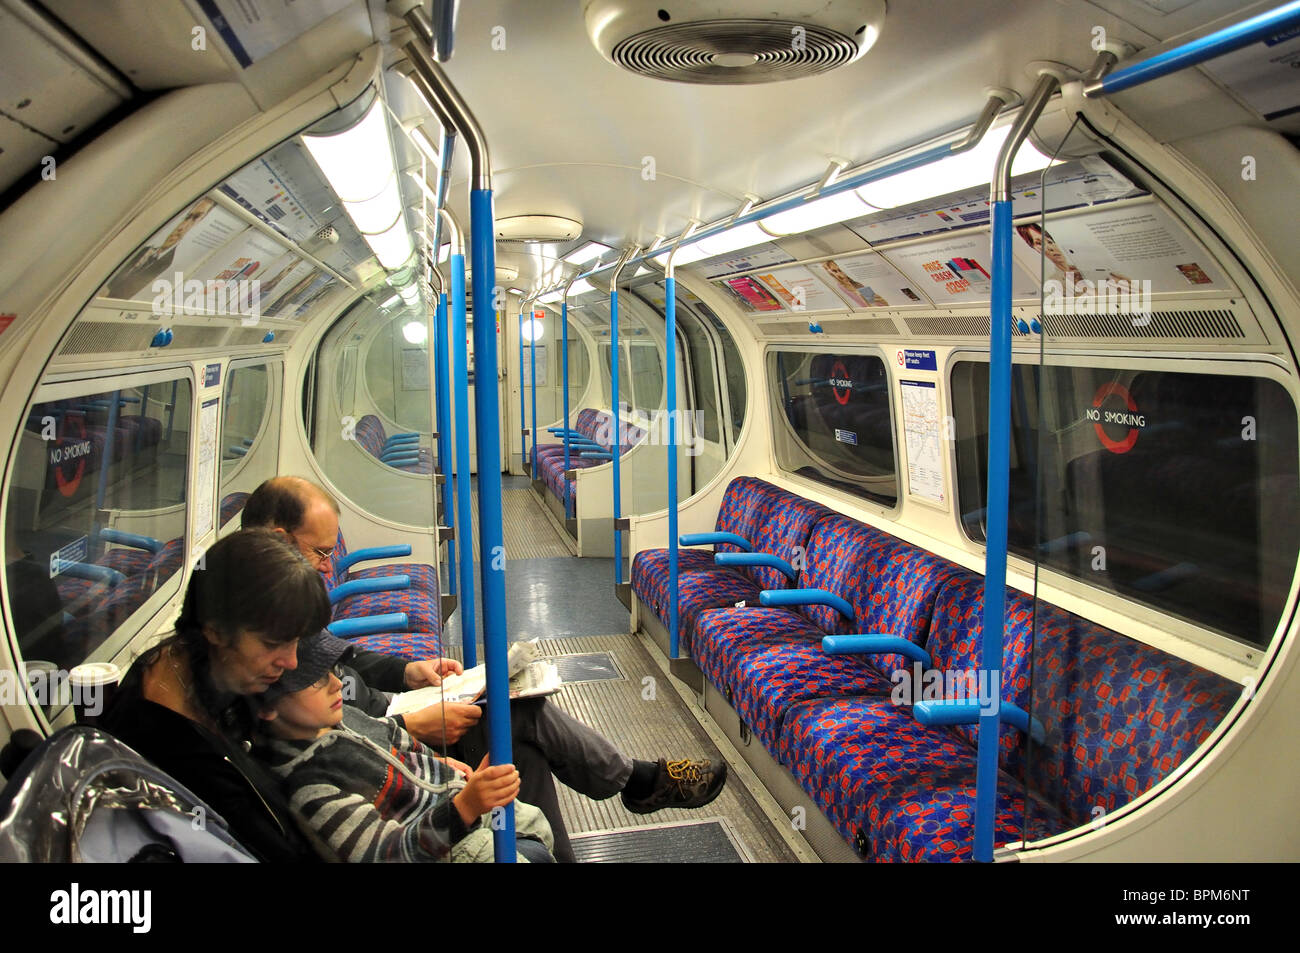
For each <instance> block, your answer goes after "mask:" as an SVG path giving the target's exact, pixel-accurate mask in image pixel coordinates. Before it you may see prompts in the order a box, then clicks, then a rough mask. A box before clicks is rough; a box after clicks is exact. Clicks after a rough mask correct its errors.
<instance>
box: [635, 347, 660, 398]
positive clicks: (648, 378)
mask: <svg viewBox="0 0 1300 953" xmlns="http://www.w3.org/2000/svg"><path fill="white" fill-rule="evenodd" d="M627 353H628V361H629V366H630V368H631V373H632V393H633V394H634V395H635V397H636V408H637V409H638V410H646V411H654V410H656V409H658V407H659V405H660V403H662V402H663V397H664V370H663V362H662V361H660V359H659V348H658V347H656V346H655V345H654V344H650V343H637V344H629V345H628V349H627Z"/></svg>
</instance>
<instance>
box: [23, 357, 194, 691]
mask: <svg viewBox="0 0 1300 953" xmlns="http://www.w3.org/2000/svg"><path fill="white" fill-rule="evenodd" d="M93 386H94V385H93V384H90V385H85V389H84V390H81V389H80V387H75V386H73V385H54V386H52V387H49V388H46V389H45V390H44V391H43V392H42V393H41V394H38V399H37V401H36V402H35V403H33V404H32V405H31V407H30V408H29V409H28V414H27V423H26V425H25V427H24V429H23V431H22V433H21V435H20V437H19V441H18V448H17V453H16V459H15V461H14V468H13V473H12V476H11V478H10V482H9V496H8V506H7V512H6V513H5V520H6V536H5V570H6V583H7V586H8V603H9V604H8V606H7V609H8V611H9V615H10V620H11V623H12V626H13V630H14V632H15V633H16V635H17V638H18V646H19V649H20V651H21V653H22V655H23V657H24V658H25V659H26V660H27V662H28V663H29V664H30V663H33V662H37V661H39V662H44V663H50V664H52V665H53V666H54V667H56V668H60V669H66V668H70V667H71V666H74V665H78V664H80V663H82V662H83V661H85V660H86V659H88V658H90V657H91V656H92V655H94V654H95V653H96V650H97V649H99V648H100V647H101V646H103V645H104V644H105V643H106V642H107V641H108V640H109V638H110V636H112V635H113V633H114V632H115V631H116V630H117V629H118V628H119V627H120V626H122V625H123V624H124V623H125V622H126V621H127V620H128V619H129V618H130V617H131V616H132V614H133V613H135V612H136V610H138V609H140V607H141V606H143V605H144V604H145V602H146V601H147V600H148V599H149V598H150V597H151V596H152V595H153V594H154V593H155V592H157V591H158V590H159V589H160V588H162V587H163V585H164V584H165V583H166V582H167V581H168V580H169V579H172V578H173V577H175V576H176V575H177V573H178V571H179V570H180V569H181V567H182V564H183V553H184V535H185V487H186V474H187V467H188V463H189V459H188V458H189V445H190V433H189V431H190V400H191V391H190V381H189V379H188V377H186V378H180V377H177V378H174V379H167V380H154V381H152V382H151V383H148V384H139V385H136V386H122V387H115V388H113V389H102V390H101V389H92V388H93ZM79 390H80V392H78V391H79Z"/></svg>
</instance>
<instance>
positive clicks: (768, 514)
mask: <svg viewBox="0 0 1300 953" xmlns="http://www.w3.org/2000/svg"><path fill="white" fill-rule="evenodd" d="M830 514H831V511H830V510H829V509H827V508H826V507H824V506H822V505H821V504H820V503H813V502H812V501H810V500H805V499H803V498H802V497H799V496H795V495H794V494H793V493H788V492H787V491H785V490H782V489H781V488H779V487H775V486H773V485H772V484H770V483H765V482H763V481H762V480H758V479H755V478H753V477H737V478H736V479H735V480H732V481H731V483H730V484H729V485H728V486H727V490H726V492H725V493H724V494H723V497H722V505H721V506H720V507H719V509H718V519H717V522H716V524H715V529H716V531H717V532H720V533H735V534H737V535H738V536H741V537H742V538H744V539H747V540H749V542H750V544H751V550H752V551H753V552H763V553H770V554H772V555H774V556H779V557H781V558H782V559H784V560H785V561H786V562H788V563H791V564H795V565H799V564H802V562H803V556H804V553H805V551H806V549H807V548H808V545H809V542H808V539H809V536H810V535H811V534H812V532H813V527H814V526H815V525H817V521H818V520H820V519H822V518H823V517H825V516H829V515H830ZM714 549H715V550H716V551H718V552H739V551H740V550H739V548H738V547H736V546H733V545H731V544H730V543H723V544H720V545H718V546H715V547H714ZM712 559H713V552H712V551H708V550H696V549H679V550H678V614H679V631H680V632H681V633H683V638H684V641H685V644H687V645H688V646H689V645H690V644H691V643H692V642H693V639H694V635H693V632H692V628H693V626H694V624H695V621H696V617H697V616H698V614H699V613H700V612H702V611H704V610H706V609H714V608H721V607H725V606H734V605H735V604H736V603H737V602H741V601H744V602H746V603H749V604H752V605H757V604H758V594H759V593H760V592H761V591H762V590H764V589H789V588H791V587H792V586H793V585H794V583H793V582H791V580H790V579H789V578H787V577H786V575H785V574H784V573H782V572H781V571H780V570H778V569H772V568H770V567H767V566H752V567H743V568H735V569H732V568H727V569H724V568H721V567H719V566H717V565H716V564H714V563H713V562H712ZM700 573H705V574H706V575H705V576H699V574H700ZM697 577H698V578H697ZM632 590H633V591H634V592H635V593H636V594H637V596H638V597H640V599H641V602H642V604H643V605H645V606H646V607H648V608H649V609H650V610H651V611H652V612H654V614H655V615H656V616H657V617H658V618H659V620H660V621H661V622H663V623H664V625H665V626H666V625H667V624H668V615H669V612H670V611H671V606H670V599H669V590H668V550H667V549H652V550H642V551H641V552H639V553H637V554H636V557H635V558H634V559H633V561H632Z"/></svg>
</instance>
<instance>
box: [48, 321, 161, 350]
mask: <svg viewBox="0 0 1300 953" xmlns="http://www.w3.org/2000/svg"><path fill="white" fill-rule="evenodd" d="M157 330H158V329H157V328H156V327H154V326H153V325H147V324H115V323H113V322H109V321H82V322H79V323H78V324H77V326H76V327H74V328H73V329H72V333H71V334H69V335H68V340H67V341H66V342H65V343H64V345H63V347H61V348H59V353H60V354H102V353H104V352H105V351H143V350H145V349H146V348H148V347H149V342H150V341H152V340H153V336H154V334H155V333H156V332H157Z"/></svg>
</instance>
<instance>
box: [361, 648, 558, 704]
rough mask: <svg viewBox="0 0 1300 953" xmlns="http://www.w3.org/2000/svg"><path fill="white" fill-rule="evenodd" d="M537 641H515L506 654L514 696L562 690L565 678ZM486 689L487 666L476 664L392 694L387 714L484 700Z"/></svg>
mask: <svg viewBox="0 0 1300 953" xmlns="http://www.w3.org/2000/svg"><path fill="white" fill-rule="evenodd" d="M537 653H538V649H537V643H536V641H535V640H534V641H531V642H516V643H514V644H513V645H511V646H510V650H509V652H508V653H507V655H506V668H507V671H508V672H509V673H510V697H511V698H536V697H539V696H542V695H553V694H555V693H556V692H558V691H559V690H560V687H561V685H562V684H563V680H562V679H561V678H560V671H559V669H558V668H557V667H556V665H555V663H554V662H548V661H546V660H544V659H539V658H538V657H537ZM486 692H487V667H486V666H485V665H476V666H474V668H471V669H466V670H465V672H464V674H461V675H448V676H447V677H446V678H444V679H443V680H442V684H441V685H430V686H428V687H426V688H417V689H415V690H414V691H410V692H401V693H399V694H397V695H394V696H393V700H392V701H391V702H389V704H388V711H387V712H386V714H387V715H388V716H389V717H392V716H393V715H401V714H404V713H406V712H409V711H418V710H419V709H421V708H427V707H428V706H430V705H439V704H442V703H444V702H451V703H460V704H466V703H473V702H480V701H483V700H485V699H484V695H485V693H486Z"/></svg>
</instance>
